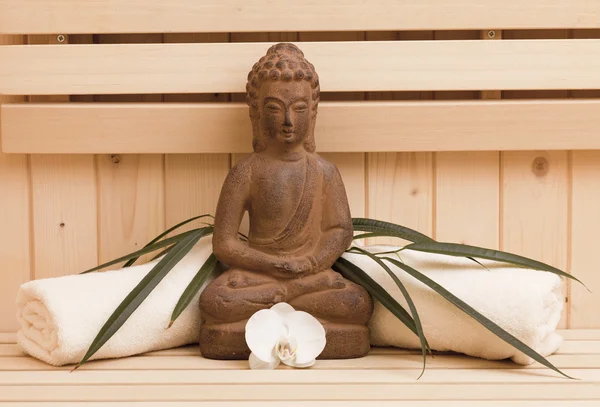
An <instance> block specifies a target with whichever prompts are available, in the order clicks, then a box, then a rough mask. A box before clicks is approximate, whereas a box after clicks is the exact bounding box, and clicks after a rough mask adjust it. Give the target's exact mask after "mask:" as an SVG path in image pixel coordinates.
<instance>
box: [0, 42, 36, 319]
mask: <svg viewBox="0 0 600 407" xmlns="http://www.w3.org/2000/svg"><path fill="white" fill-rule="evenodd" d="M23 42H24V38H23V37H22V36H18V37H5V36H0V44H2V45H4V44H22V43H23ZM23 101H24V98H23V97H21V96H1V95H0V108H1V106H2V103H9V102H10V103H15V102H23ZM1 116H2V115H0V128H2V117H1ZM0 133H1V131H0ZM1 147H2V140H0V150H1ZM0 188H1V191H2V199H0V225H2V234H0V259H1V264H0V331H14V330H16V329H17V328H18V324H17V319H16V318H15V315H16V308H15V296H16V292H17V289H18V287H19V286H20V285H21V284H23V283H24V282H26V281H28V280H29V279H30V278H31V261H30V234H29V232H30V226H31V220H30V216H29V214H30V210H31V208H30V191H29V161H28V158H27V156H26V155H16V154H12V155H8V154H2V153H1V152H0Z"/></svg>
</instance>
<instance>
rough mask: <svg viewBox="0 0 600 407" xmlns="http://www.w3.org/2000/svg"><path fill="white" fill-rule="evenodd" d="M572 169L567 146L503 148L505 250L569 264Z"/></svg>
mask: <svg viewBox="0 0 600 407" xmlns="http://www.w3.org/2000/svg"><path fill="white" fill-rule="evenodd" d="M567 171H568V163H567V153H566V152H565V151H551V152H547V151H514V152H503V153H502V174H503V175H502V180H503V182H502V225H501V227H502V242H501V245H502V246H501V248H502V250H505V251H508V252H511V253H516V254H520V255H522V256H527V257H529V258H532V259H535V260H538V261H542V262H544V263H547V264H550V265H552V266H554V267H557V268H559V269H560V270H563V271H566V270H567V250H568V242H567V229H568V225H567V223H568V220H567V219H568V216H569V215H568V208H567V205H568V192H567V191H568V182H569V180H568V177H567ZM517 284H518V282H517ZM564 288H565V290H564V294H565V296H566V294H567V290H566V284H565V285H564ZM567 309H568V303H567V304H565V306H564V308H563V315H562V320H561V322H560V324H559V327H561V328H565V327H567V322H568V321H567Z"/></svg>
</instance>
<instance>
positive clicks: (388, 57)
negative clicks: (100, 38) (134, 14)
mask: <svg viewBox="0 0 600 407" xmlns="http://www.w3.org/2000/svg"><path fill="white" fill-rule="evenodd" d="M270 45H272V43H231V44H223V43H206V44H183V43H179V44H102V45H99V44H94V45H86V44H72V45H68V44H60V45H55V46H53V45H35V46H33V45H28V46H23V45H13V46H3V47H0V60H2V61H6V62H3V64H2V65H0V93H4V94H33V95H37V94H40V95H41V94H50V95H54V94H59V95H60V94H72V95H79V94H86V93H93V94H119V93H214V92H245V86H246V78H247V75H248V71H249V70H250V69H251V67H252V66H253V64H254V63H255V62H256V59H257V56H260V55H264V53H265V52H266V50H267V48H268V47H269V46H270ZM301 45H302V50H303V52H304V54H305V55H306V57H307V58H308V60H309V61H311V63H313V64H314V65H315V66H317V67H318V70H319V72H318V73H319V79H320V83H321V90H322V91H324V92H336V91H344V92H351V91H389V90H419V91H422V90H437V91H443V90H497V89H505V90H507V89H594V88H600V75H598V72H599V71H600V39H573V40H519V41H481V40H453V41H450V40H449V41H349V42H342V41H340V42H303V43H302V44H301ZM40 63H43V65H44V69H43V70H40V69H38V66H39V64H40ZM366 72H368V74H366V75H365V73H366ZM433 72H435V74H433Z"/></svg>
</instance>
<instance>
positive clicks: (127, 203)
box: [96, 154, 165, 268]
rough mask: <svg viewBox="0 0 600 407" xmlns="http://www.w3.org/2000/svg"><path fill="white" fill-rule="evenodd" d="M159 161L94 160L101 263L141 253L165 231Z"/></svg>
mask: <svg viewBox="0 0 600 407" xmlns="http://www.w3.org/2000/svg"><path fill="white" fill-rule="evenodd" d="M163 160H164V157H163V156H162V155H159V154H149V155H146V154H144V155H132V154H126V155H99V156H97V157H96V161H97V172H98V204H99V208H98V210H99V219H100V237H99V239H100V247H99V261H100V262H101V263H103V262H106V261H109V260H112V259H114V258H117V257H119V256H122V255H124V254H127V253H130V252H132V251H135V250H139V249H141V248H142V247H143V246H144V245H145V244H146V243H148V242H149V241H150V240H152V239H153V238H154V237H156V236H157V235H158V234H159V233H161V232H163V231H164V230H165V206H164V200H165V194H164V192H165V191H164V164H163ZM152 256H153V255H149V256H145V257H142V258H141V259H140V262H144V261H146V260H148V259H149V258H150V257H152ZM118 267H119V265H114V266H111V268H118Z"/></svg>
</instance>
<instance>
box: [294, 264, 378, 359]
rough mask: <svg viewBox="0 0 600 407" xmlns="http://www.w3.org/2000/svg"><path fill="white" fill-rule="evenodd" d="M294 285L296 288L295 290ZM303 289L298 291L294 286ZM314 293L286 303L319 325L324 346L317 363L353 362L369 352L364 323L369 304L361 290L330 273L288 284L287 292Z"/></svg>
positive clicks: (370, 312) (369, 299)
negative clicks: (307, 315)
mask: <svg viewBox="0 0 600 407" xmlns="http://www.w3.org/2000/svg"><path fill="white" fill-rule="evenodd" d="M295 285H296V287H295ZM300 285H301V286H303V287H298V286H300ZM310 285H312V286H314V288H315V290H313V292H311V293H308V294H303V295H300V296H298V297H296V298H294V299H292V300H290V301H289V303H290V305H292V306H293V307H294V308H295V309H297V310H300V311H305V312H308V313H309V314H311V315H313V316H315V317H316V318H317V319H319V320H320V321H321V323H322V324H323V327H324V328H325V332H326V338H327V342H326V345H325V349H323V352H322V353H321V355H320V356H319V359H333V358H335V359H339V358H356V357H362V356H365V355H366V354H367V353H368V352H369V350H370V337H369V328H368V326H367V323H368V321H369V319H370V318H371V315H372V314H373V301H372V299H371V296H370V295H369V293H368V292H367V291H366V290H365V289H364V288H363V287H361V286H359V285H357V284H355V283H353V282H351V281H349V280H346V279H345V278H343V277H342V276H341V275H340V274H339V273H337V272H335V271H333V270H326V271H323V272H320V273H318V274H316V275H313V276H309V277H305V278H303V279H299V280H298V281H294V282H290V283H288V291H289V293H290V294H291V293H292V292H299V291H304V289H306V287H307V286H310Z"/></svg>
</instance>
